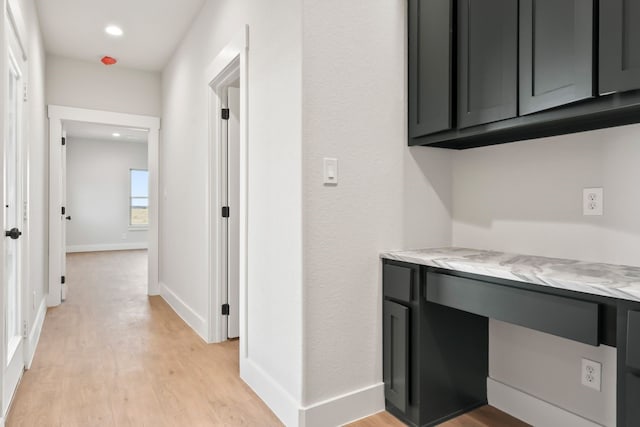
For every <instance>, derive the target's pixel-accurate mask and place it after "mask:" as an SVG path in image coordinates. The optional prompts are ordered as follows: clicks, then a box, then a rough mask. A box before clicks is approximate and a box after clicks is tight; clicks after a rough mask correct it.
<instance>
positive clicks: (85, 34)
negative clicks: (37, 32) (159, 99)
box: [36, 0, 206, 71]
mask: <svg viewBox="0 0 640 427" xmlns="http://www.w3.org/2000/svg"><path fill="white" fill-rule="evenodd" d="M205 1H206V0H36V2H37V5H38V14H39V18H40V24H41V26H42V33H43V37H44V42H45V48H46V50H47V52H49V53H52V54H54V55H60V56H64V57H68V58H75V59H84V60H88V61H96V62H98V61H99V60H100V58H102V57H103V56H105V55H108V56H112V57H114V58H116V59H118V63H119V65H120V66H122V67H128V68H137V69H141V70H149V71H159V70H161V69H162V68H163V67H164V66H165V65H166V63H167V61H168V60H169V58H170V56H171V54H172V53H173V51H174V50H175V48H176V47H177V45H178V43H179V42H180V40H182V37H183V36H184V35H185V34H186V32H187V30H188V28H189V26H190V25H191V23H192V22H193V20H194V19H195V17H196V15H197V14H198V12H199V11H200V9H201V8H202V6H203V4H204V2H205ZM107 25H118V26H119V27H121V28H122V30H123V31H124V35H123V36H122V37H113V36H109V35H107V34H106V33H105V32H104V29H105V27H106V26H107ZM115 66H116V67H117V66H118V65H115Z"/></svg>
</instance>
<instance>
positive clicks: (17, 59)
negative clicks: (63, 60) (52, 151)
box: [2, 25, 27, 415]
mask: <svg viewBox="0 0 640 427" xmlns="http://www.w3.org/2000/svg"><path fill="white" fill-rule="evenodd" d="M9 28H12V26H11V25H9ZM8 33H9V34H8V36H9V49H8V51H7V52H8V58H7V59H8V61H7V63H8V67H7V69H8V74H7V75H6V76H5V79H4V80H5V83H4V84H5V85H6V86H5V89H6V91H7V92H6V93H7V96H6V100H5V102H6V104H5V108H6V116H5V120H6V122H5V123H6V125H5V129H6V134H5V139H4V141H5V142H4V153H3V154H4V165H3V166H4V167H3V174H4V175H3V178H4V188H3V190H4V200H3V201H4V221H3V222H4V230H5V235H4V245H3V247H4V260H5V265H4V275H3V282H4V292H5V293H4V300H5V306H4V309H5V319H4V321H5V334H4V350H5V354H4V357H3V358H2V359H3V362H4V366H3V368H4V371H3V373H4V375H3V387H2V392H3V395H2V413H3V415H5V414H6V411H7V409H8V407H9V403H10V402H11V398H12V396H13V393H14V392H15V389H16V387H17V385H18V382H19V381H20V377H21V376H22V372H23V371H24V354H23V334H24V333H25V332H26V331H23V318H22V274H23V271H22V268H21V267H22V241H23V240H24V239H23V238H22V231H21V230H22V229H23V215H24V206H23V202H24V201H23V193H22V190H23V175H22V174H23V170H24V169H23V166H22V164H23V159H24V155H23V141H24V132H25V126H24V114H23V111H24V110H25V109H24V102H25V101H26V77H25V76H26V75H25V71H26V69H27V68H26V64H25V59H24V58H23V56H22V50H21V48H20V45H19V44H18V40H17V37H16V35H15V33H14V32H13V31H11V30H9V31H8Z"/></svg>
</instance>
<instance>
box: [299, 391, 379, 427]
mask: <svg viewBox="0 0 640 427" xmlns="http://www.w3.org/2000/svg"><path fill="white" fill-rule="evenodd" d="M381 411H384V384H383V383H379V384H374V385H372V386H370V387H366V388H363V389H360V390H356V391H353V392H351V393H347V394H344V395H342V396H337V397H334V398H333V399H329V400H326V401H324V402H320V403H317V404H315V405H312V406H309V407H306V408H302V409H301V410H300V427H326V426H341V425H344V424H347V423H350V422H353V421H356V420H359V419H361V418H365V417H368V416H370V415H373V414H377V413H378V412H381Z"/></svg>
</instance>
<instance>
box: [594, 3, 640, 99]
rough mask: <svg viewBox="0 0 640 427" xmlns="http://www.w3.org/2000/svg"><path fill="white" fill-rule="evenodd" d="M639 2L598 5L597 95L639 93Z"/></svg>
mask: <svg viewBox="0 0 640 427" xmlns="http://www.w3.org/2000/svg"><path fill="white" fill-rule="evenodd" d="M639 22H640V1H638V0H606V1H601V2H600V94H601V95H604V94H607V93H610V92H623V91H627V90H634V89H640V25H639V24H638V23H639Z"/></svg>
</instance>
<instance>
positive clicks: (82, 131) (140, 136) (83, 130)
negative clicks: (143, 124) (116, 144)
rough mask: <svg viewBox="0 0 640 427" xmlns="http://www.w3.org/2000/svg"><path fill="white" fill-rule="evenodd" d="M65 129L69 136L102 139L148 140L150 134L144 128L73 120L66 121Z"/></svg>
mask: <svg viewBox="0 0 640 427" xmlns="http://www.w3.org/2000/svg"><path fill="white" fill-rule="evenodd" d="M64 130H65V131H67V138H79V139H99V140H102V141H124V142H147V136H148V132H147V131H146V130H144V129H133V128H125V127H121V126H108V125H99V124H95V123H84V122H72V121H65V122H64ZM114 133H119V134H120V136H119V137H116V136H113V134H114Z"/></svg>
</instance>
